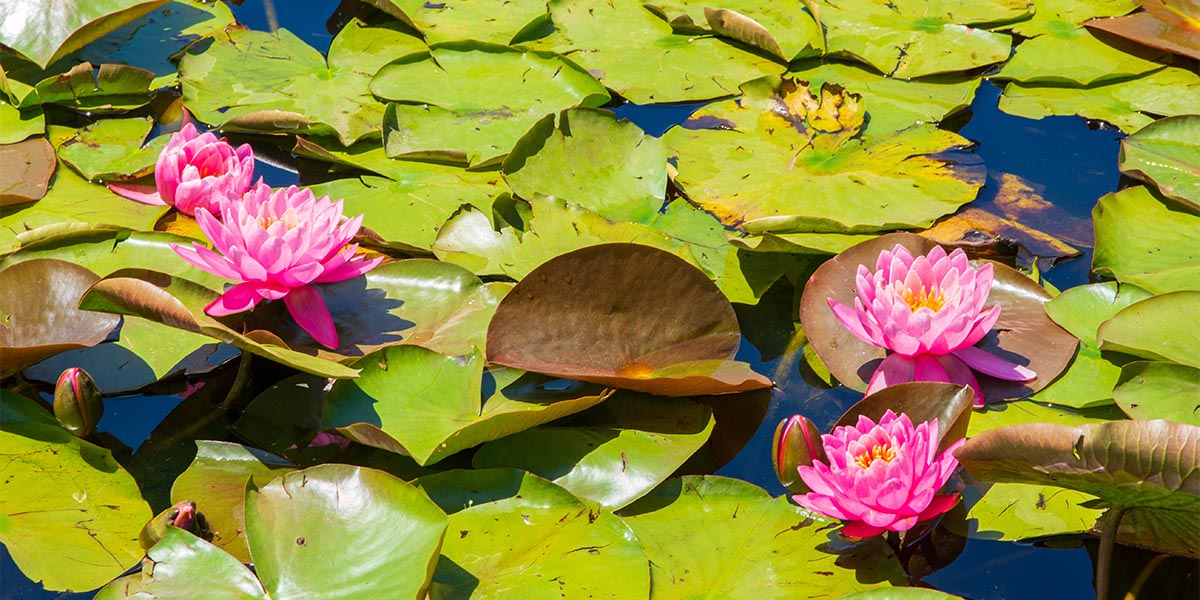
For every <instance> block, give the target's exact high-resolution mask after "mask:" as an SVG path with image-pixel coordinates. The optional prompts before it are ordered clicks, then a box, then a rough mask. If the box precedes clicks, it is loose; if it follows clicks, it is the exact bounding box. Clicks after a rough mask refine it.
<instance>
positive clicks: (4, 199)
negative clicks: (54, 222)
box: [0, 137, 58, 212]
mask: <svg viewBox="0 0 1200 600" xmlns="http://www.w3.org/2000/svg"><path fill="white" fill-rule="evenodd" d="M0 161H2V162H3V163H4V164H5V165H6V167H5V169H4V174H3V179H0V207H8V206H11V205H14V204H24V203H26V202H33V201H34V200H40V199H41V198H42V196H45V195H46V190H47V189H48V187H49V186H50V177H51V176H53V175H54V168H55V167H56V166H57V165H58V161H57V160H56V159H55V157H54V148H53V147H52V146H51V145H50V143H49V142H47V141H46V139H45V138H41V137H36V138H31V139H28V140H25V141H18V142H16V143H12V144H4V145H0ZM6 212H7V211H6Z"/></svg>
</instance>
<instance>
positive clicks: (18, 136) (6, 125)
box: [0, 61, 46, 144]
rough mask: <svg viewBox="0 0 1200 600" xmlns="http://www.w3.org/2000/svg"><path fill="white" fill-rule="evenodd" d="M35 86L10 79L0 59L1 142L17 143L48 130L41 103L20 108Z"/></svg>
mask: <svg viewBox="0 0 1200 600" xmlns="http://www.w3.org/2000/svg"><path fill="white" fill-rule="evenodd" d="M33 91H34V90H33V87H32V86H30V85H28V84H25V83H22V82H20V81H17V80H15V79H10V78H9V77H8V73H7V72H5V70H4V65H3V64H2V61H0V144H15V143H17V142H20V141H22V140H24V139H26V138H29V137H31V136H35V135H38V134H40V133H42V132H43V131H45V130H46V118H45V114H44V113H43V111H42V106H41V105H40V104H38V105H35V106H30V107H27V108H20V106H21V104H22V101H23V100H24V99H25V97H26V96H28V95H29V94H32V93H33Z"/></svg>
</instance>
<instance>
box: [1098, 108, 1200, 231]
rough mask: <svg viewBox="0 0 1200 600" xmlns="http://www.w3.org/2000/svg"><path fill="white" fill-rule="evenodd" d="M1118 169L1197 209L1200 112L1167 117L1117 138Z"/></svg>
mask: <svg viewBox="0 0 1200 600" xmlns="http://www.w3.org/2000/svg"><path fill="white" fill-rule="evenodd" d="M1118 160H1119V162H1120V166H1121V172H1122V173H1125V174H1127V175H1132V176H1134V177H1137V178H1138V179H1141V180H1143V181H1146V182H1148V183H1153V184H1154V185H1155V186H1156V187H1158V191H1159V193H1160V194H1162V195H1164V196H1166V197H1168V198H1172V199H1174V200H1179V201H1180V202H1183V203H1185V204H1187V205H1188V206H1189V207H1190V208H1191V209H1192V210H1194V211H1195V210H1200V115H1188V116H1181V117H1167V118H1165V119H1161V120H1159V121H1155V122H1154V123H1151V124H1150V125H1147V126H1146V127H1143V128H1142V129H1139V130H1138V131H1137V133H1134V134H1133V135H1131V136H1129V137H1127V138H1125V139H1123V140H1121V155H1120V158H1119V159H1118Z"/></svg>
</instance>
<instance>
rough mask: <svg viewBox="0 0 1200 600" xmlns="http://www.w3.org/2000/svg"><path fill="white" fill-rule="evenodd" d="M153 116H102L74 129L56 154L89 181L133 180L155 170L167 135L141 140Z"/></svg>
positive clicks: (146, 132) (148, 130)
mask: <svg viewBox="0 0 1200 600" xmlns="http://www.w3.org/2000/svg"><path fill="white" fill-rule="evenodd" d="M153 126H154V121H153V119H150V118H133V119H105V120H103V121H98V122H96V123H93V124H91V125H88V126H86V127H83V128H81V129H79V130H77V131H75V132H74V135H71V137H69V138H67V140H66V141H64V142H63V143H62V144H60V145H59V146H58V156H59V158H61V159H62V160H63V162H65V163H67V164H68V165H70V166H71V167H72V168H74V169H75V170H76V171H78V172H79V174H80V175H83V176H84V177H85V178H87V179H88V181H96V180H104V181H114V180H115V181H121V180H133V179H138V178H141V177H144V176H146V175H149V174H150V173H152V172H154V163H155V161H157V160H158V154H159V153H160V152H162V149H163V148H164V147H165V146H166V145H167V136H160V137H157V138H155V139H154V140H151V141H150V142H149V143H147V144H146V145H145V146H144V147H143V146H142V142H144V141H145V140H146V136H147V135H149V134H150V129H151V128H152V127H153Z"/></svg>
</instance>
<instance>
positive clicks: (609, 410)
mask: <svg viewBox="0 0 1200 600" xmlns="http://www.w3.org/2000/svg"><path fill="white" fill-rule="evenodd" d="M712 431H713V413H712V410H711V409H710V408H709V407H707V406H705V405H703V404H698V403H696V402H693V401H691V400H688V399H684V398H655V397H652V396H643V395H641V394H634V393H630V392H620V393H618V394H617V395H615V396H613V397H611V398H609V399H608V400H606V401H605V402H604V404H602V405H600V406H598V407H596V408H594V409H591V410H589V411H587V412H584V413H581V414H579V415H577V416H575V417H573V418H571V419H570V420H569V421H567V422H556V423H554V424H551V425H543V426H541V427H535V428H533V429H528V430H525V431H522V432H520V433H516V434H513V435H510V436H507V437H504V438H501V439H499V440H496V441H494V442H488V443H487V444H484V446H483V447H482V448H480V449H479V451H478V452H476V453H475V457H474V458H473V459H472V464H473V465H474V466H475V467H477V468H490V467H515V468H519V469H523V470H525V471H529V472H530V473H533V474H535V475H539V476H542V477H545V478H547V479H550V480H552V481H554V483H556V484H558V485H560V486H562V487H563V489H566V490H567V491H568V492H571V493H572V494H575V495H576V496H578V497H580V498H582V499H584V500H588V501H591V502H594V503H596V504H599V505H600V506H601V507H602V508H604V509H607V510H617V509H619V508H621V507H622V506H625V505H627V504H629V503H630V502H633V501H634V500H636V499H638V498H640V497H641V496H642V495H644V494H645V493H646V492H649V491H650V490H651V489H653V488H654V487H655V486H657V485H658V484H660V483H662V482H663V480H665V479H666V478H667V477H669V476H670V475H671V474H672V473H674V472H675V470H676V469H678V468H679V467H680V466H681V465H683V463H684V461H686V460H687V459H688V457H690V456H691V455H692V454H693V453H695V452H696V451H697V450H698V449H699V448H700V446H702V445H703V444H704V443H705V442H706V441H707V440H708V438H709V435H710V434H712Z"/></svg>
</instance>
